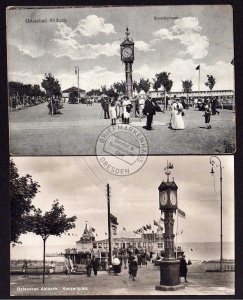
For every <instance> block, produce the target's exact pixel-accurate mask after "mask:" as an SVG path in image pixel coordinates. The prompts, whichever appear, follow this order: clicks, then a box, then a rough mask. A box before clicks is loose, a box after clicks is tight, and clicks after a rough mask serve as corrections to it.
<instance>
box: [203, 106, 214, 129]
mask: <svg viewBox="0 0 243 300" xmlns="http://www.w3.org/2000/svg"><path fill="white" fill-rule="evenodd" d="M203 116H204V117H205V123H206V126H207V129H211V128H212V127H211V125H210V119H211V110H210V107H209V105H208V104H206V105H205V107H204V115H203Z"/></svg>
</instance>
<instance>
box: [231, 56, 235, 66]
mask: <svg viewBox="0 0 243 300" xmlns="http://www.w3.org/2000/svg"><path fill="white" fill-rule="evenodd" d="M231 65H233V66H234V65H235V62H234V58H233V59H232V60H231Z"/></svg>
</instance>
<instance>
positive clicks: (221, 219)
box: [209, 156, 224, 272]
mask: <svg viewBox="0 0 243 300" xmlns="http://www.w3.org/2000/svg"><path fill="white" fill-rule="evenodd" d="M216 159H217V160H218V161H219V163H217V161H216ZM209 162H210V164H211V165H212V169H211V172H210V174H212V175H214V169H213V168H214V164H215V163H216V165H215V166H216V167H219V170H220V174H219V175H220V272H223V271H224V270H223V206H222V204H223V201H222V200H223V197H222V191H223V188H222V181H223V177H222V164H221V160H220V159H219V158H218V156H211V157H210V160H209Z"/></svg>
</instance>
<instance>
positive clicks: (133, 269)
mask: <svg viewBox="0 0 243 300" xmlns="http://www.w3.org/2000/svg"><path fill="white" fill-rule="evenodd" d="M129 269H130V270H131V276H132V280H133V281H135V277H136V276H137V271H138V263H137V261H136V260H135V257H134V256H133V257H132V260H131V262H130V264H129Z"/></svg>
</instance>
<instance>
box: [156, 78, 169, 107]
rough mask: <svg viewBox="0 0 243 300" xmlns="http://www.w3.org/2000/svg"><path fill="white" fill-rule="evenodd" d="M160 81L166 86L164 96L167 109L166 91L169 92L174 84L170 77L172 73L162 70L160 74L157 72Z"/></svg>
mask: <svg viewBox="0 0 243 300" xmlns="http://www.w3.org/2000/svg"><path fill="white" fill-rule="evenodd" d="M155 76H156V78H157V81H158V83H160V84H161V85H162V86H163V87H164V98H165V109H166V93H168V92H169V91H170V90H171V88H172V85H173V81H172V80H170V79H169V76H170V73H167V72H161V73H159V74H155Z"/></svg>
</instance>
